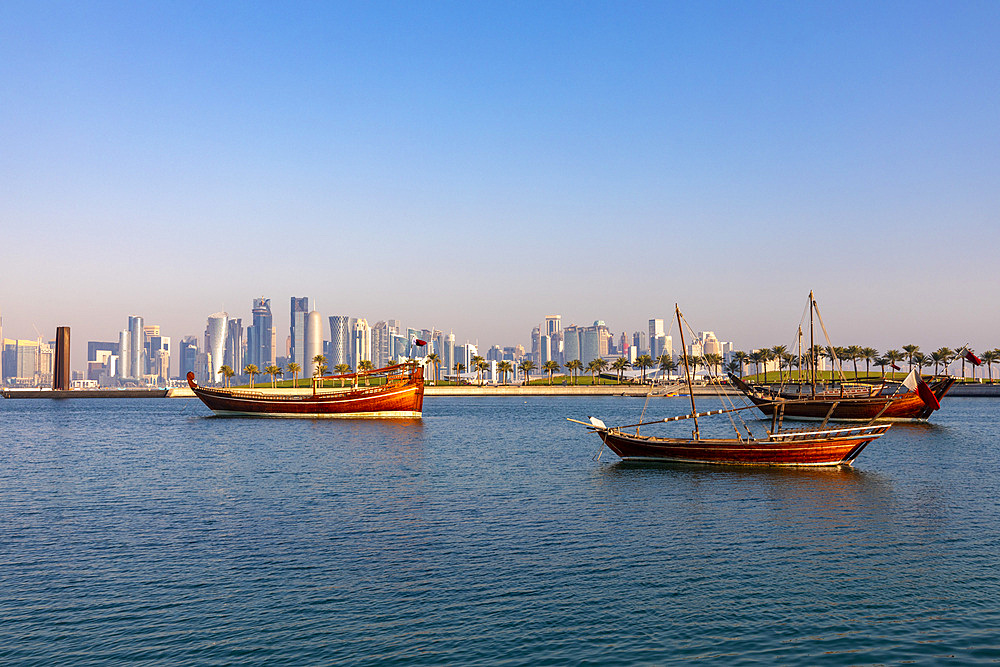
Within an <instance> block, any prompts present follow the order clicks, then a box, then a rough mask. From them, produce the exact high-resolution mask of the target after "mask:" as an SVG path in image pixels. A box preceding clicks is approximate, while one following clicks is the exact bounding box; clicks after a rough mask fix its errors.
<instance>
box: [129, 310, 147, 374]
mask: <svg viewBox="0 0 1000 667" xmlns="http://www.w3.org/2000/svg"><path fill="white" fill-rule="evenodd" d="M126 354H127V355H128V372H129V374H128V377H130V378H134V379H137V380H139V379H142V376H143V374H144V373H145V372H146V332H145V331H144V327H143V319H142V318H141V317H138V316H134V315H133V316H132V317H130V318H128V352H126Z"/></svg>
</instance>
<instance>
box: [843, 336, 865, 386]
mask: <svg viewBox="0 0 1000 667" xmlns="http://www.w3.org/2000/svg"><path fill="white" fill-rule="evenodd" d="M845 352H846V353H847V354H846V356H847V358H848V360H850V361H851V363H853V364H854V381H855V382H857V381H858V360H859V359H863V358H864V356H865V354H864V350H863V349H862V348H861V346H860V345H849V346H847V349H846V350H845Z"/></svg>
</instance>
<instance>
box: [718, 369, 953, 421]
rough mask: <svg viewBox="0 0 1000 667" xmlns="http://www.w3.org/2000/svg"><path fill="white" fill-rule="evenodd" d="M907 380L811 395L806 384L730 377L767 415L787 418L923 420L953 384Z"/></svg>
mask: <svg viewBox="0 0 1000 667" xmlns="http://www.w3.org/2000/svg"><path fill="white" fill-rule="evenodd" d="M908 379H909V381H910V382H909V383H906V382H904V383H900V384H898V385H897V386H896V387H895V389H892V388H891V387H889V386H884V385H872V386H868V387H865V388H862V389H857V388H852V387H849V386H848V387H846V388H844V386H843V385H841V386H840V387H836V386H835V387H831V388H823V389H818V390H817V391H816V393H815V394H813V393H812V392H811V387H809V386H801V385H792V386H788V385H785V386H784V387H776V388H775V387H770V386H766V385H750V384H747V383H746V382H744V381H743V380H741V379H740V378H738V377H736V376H735V375H730V376H729V380H730V382H732V384H733V386H734V387H736V388H737V389H739V390H740V391H741V392H743V394H744V395H746V397H747V398H748V399H749V400H750V401H752V402H753V403H754V404H755V405H756V406H757V407H758V408H759V409H760V411H761V412H762V413H764V414H765V415H767V416H768V417H772V416H774V415H775V414H778V415H780V416H783V417H785V418H787V419H808V420H819V419H822V420H833V421H871V420H873V419H877V420H880V421H881V420H884V421H926V420H927V419H928V418H929V417H930V416H931V413H933V412H934V411H935V410H937V409H939V408H940V407H941V399H942V398H944V395H945V394H947V393H948V390H949V389H951V386H952V385H953V384H955V378H953V377H938V378H933V379H931V380H930V381H929V382H925V381H924V380H923V379H922V378H920V377H916V376H915V374H914V375H912V376H911V377H910V378H908ZM911 386H913V387H914V388H913V389H910V387H911Z"/></svg>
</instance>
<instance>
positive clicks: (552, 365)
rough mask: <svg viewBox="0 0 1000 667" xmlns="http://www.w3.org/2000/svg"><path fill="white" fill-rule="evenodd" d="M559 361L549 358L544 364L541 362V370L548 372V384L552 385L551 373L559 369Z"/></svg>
mask: <svg viewBox="0 0 1000 667" xmlns="http://www.w3.org/2000/svg"><path fill="white" fill-rule="evenodd" d="M559 368H560V366H559V362H558V361H556V360H554V359H549V360H548V361H546V362H545V363H544V364H542V370H544V371H546V372H548V374H549V386H550V387H551V386H552V374H553V373H555V372H556V371H557V370H559Z"/></svg>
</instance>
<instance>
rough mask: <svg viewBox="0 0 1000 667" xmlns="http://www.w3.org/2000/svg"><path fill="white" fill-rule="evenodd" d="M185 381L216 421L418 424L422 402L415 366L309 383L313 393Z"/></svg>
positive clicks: (421, 384)
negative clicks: (269, 419) (233, 417)
mask: <svg viewBox="0 0 1000 667" xmlns="http://www.w3.org/2000/svg"><path fill="white" fill-rule="evenodd" d="M187 381H188V385H189V386H190V387H191V390H192V391H193V392H194V393H195V396H197V397H198V398H200V399H201V400H202V402H203V403H204V404H205V405H206V406H208V408H209V409H210V410H212V411H213V412H214V413H215V414H217V415H244V416H254V417H303V418H337V417H340V418H417V419H419V418H420V417H421V413H422V408H423V402H424V369H423V366H422V365H420V364H419V363H416V362H411V363H405V364H396V365H393V366H386V367H385V368H379V369H376V370H372V371H367V372H363V373H348V374H345V375H331V376H325V377H319V378H313V383H312V391H311V392H310V391H308V390H307V391H305V392H303V391H301V390H296V389H270V390H254V389H224V388H217V387H200V386H198V383H196V382H195V381H194V373H188V374H187ZM327 382H329V383H330V384H331V386H330V387H329V388H328V387H326V384H327ZM338 384H339V385H340V386H337V385H338Z"/></svg>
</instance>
